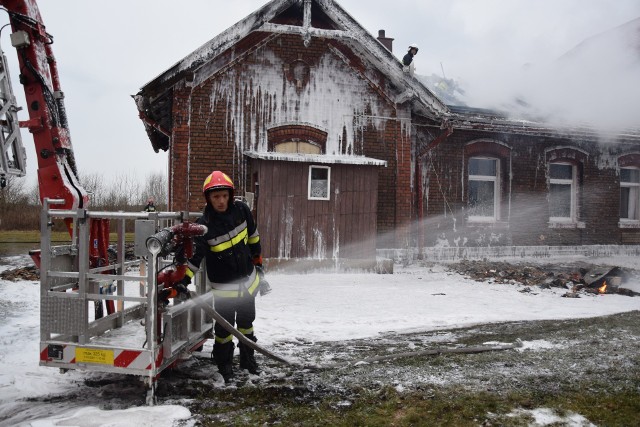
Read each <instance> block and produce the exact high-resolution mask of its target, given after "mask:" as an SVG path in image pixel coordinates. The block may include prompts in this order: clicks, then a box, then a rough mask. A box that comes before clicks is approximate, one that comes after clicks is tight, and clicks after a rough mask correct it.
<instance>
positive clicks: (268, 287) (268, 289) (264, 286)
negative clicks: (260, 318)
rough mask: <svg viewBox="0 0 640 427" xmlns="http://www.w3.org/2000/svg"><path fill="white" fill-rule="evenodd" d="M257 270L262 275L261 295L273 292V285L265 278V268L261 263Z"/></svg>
mask: <svg viewBox="0 0 640 427" xmlns="http://www.w3.org/2000/svg"><path fill="white" fill-rule="evenodd" d="M256 271H257V272H258V277H260V285H259V289H260V296H265V295H267V294H268V293H270V292H271V285H269V282H267V281H266V279H265V278H264V270H263V269H262V266H261V265H256Z"/></svg>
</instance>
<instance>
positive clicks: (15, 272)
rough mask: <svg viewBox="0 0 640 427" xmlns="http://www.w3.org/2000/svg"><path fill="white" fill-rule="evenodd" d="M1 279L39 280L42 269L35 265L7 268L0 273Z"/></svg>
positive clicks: (13, 280)
mask: <svg viewBox="0 0 640 427" xmlns="http://www.w3.org/2000/svg"><path fill="white" fill-rule="evenodd" d="M0 279H2V280H10V281H12V282H17V281H19V280H33V281H38V280H40V270H38V269H37V268H36V267H35V266H34V265H32V266H27V267H20V268H14V269H12V270H5V271H3V272H1V273H0Z"/></svg>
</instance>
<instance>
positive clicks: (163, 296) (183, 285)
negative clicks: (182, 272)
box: [158, 276, 191, 305]
mask: <svg viewBox="0 0 640 427" xmlns="http://www.w3.org/2000/svg"><path fill="white" fill-rule="evenodd" d="M189 283H191V278H190V277H188V276H185V277H184V278H182V279H180V280H179V281H178V282H176V283H174V284H173V286H170V287H168V288H162V289H160V290H159V291H158V300H162V302H163V303H164V304H165V305H167V304H168V303H169V298H176V297H178V298H179V299H182V300H185V299H189V298H191V293H190V292H189V289H188V288H187V286H188V285H189Z"/></svg>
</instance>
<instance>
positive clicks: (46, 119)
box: [0, 0, 88, 227]
mask: <svg viewBox="0 0 640 427" xmlns="http://www.w3.org/2000/svg"><path fill="white" fill-rule="evenodd" d="M0 6H3V7H4V8H5V9H6V10H7V12H8V13H9V21H10V23H11V28H12V30H13V33H12V34H11V44H12V45H13V46H14V47H15V48H16V50H17V53H18V63H19V66H20V82H21V83H22V85H23V86H24V92H25V96H26V101H27V109H28V111H29V120H27V121H23V122H20V127H26V128H28V129H29V132H31V133H32V134H33V140H34V143H35V148H36V155H37V158H38V186H39V189H40V200H43V199H44V198H49V199H62V200H64V204H63V205H62V206H59V208H62V209H77V208H83V207H86V204H87V202H88V196H87V193H86V191H85V190H84V188H82V186H81V185H80V182H79V181H78V173H77V169H76V164H75V158H74V154H73V148H72V145H71V138H70V135H69V127H68V123H67V116H66V111H65V108H64V95H63V92H62V90H61V89H60V81H59V78H58V69H57V66H56V61H55V58H54V56H53V52H52V51H51V44H52V43H53V39H52V37H51V36H50V35H49V34H47V32H46V31H45V26H44V24H43V23H42V18H41V17H40V11H39V9H38V6H37V4H36V2H35V0H0ZM69 227H70V224H69Z"/></svg>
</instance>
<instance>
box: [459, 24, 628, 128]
mask: <svg viewBox="0 0 640 427" xmlns="http://www.w3.org/2000/svg"><path fill="white" fill-rule="evenodd" d="M485 65H487V64H485ZM490 65H491V66H490V67H489V66H488V67H484V70H480V71H479V72H476V73H474V74H473V75H472V76H470V77H468V78H467V79H466V81H465V82H464V83H463V86H464V87H465V88H466V94H467V98H466V102H467V103H468V105H470V106H473V107H484V108H495V109H498V110H502V111H509V112H510V114H511V116H512V118H514V119H524V118H529V119H534V120H541V121H544V122H546V123H550V124H552V125H557V126H572V125H588V126H589V127H595V128H597V129H600V130H603V131H607V132H609V131H611V132H617V131H621V130H624V129H626V128H639V127H640V18H638V19H635V20H633V21H630V22H628V23H627V24H624V25H622V26H620V27H617V28H615V29H613V30H611V31H607V32H605V33H602V34H600V35H597V36H594V37H592V38H590V39H587V40H585V41H584V42H582V43H581V44H579V45H578V46H576V47H575V48H574V49H572V50H570V51H569V52H567V53H566V54H564V55H562V56H561V57H559V58H557V59H554V60H550V61H546V62H541V63H534V64H526V65H524V66H518V67H509V66H508V65H504V64H503V63H500V62H499V61H498V62H496V63H492V64H490Z"/></svg>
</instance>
